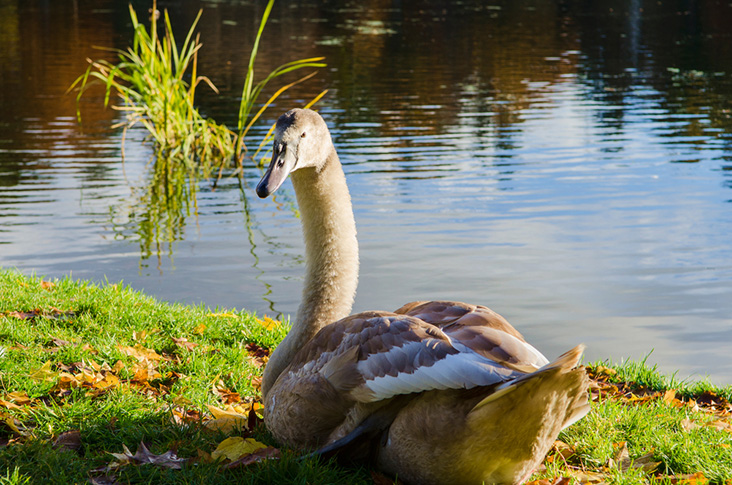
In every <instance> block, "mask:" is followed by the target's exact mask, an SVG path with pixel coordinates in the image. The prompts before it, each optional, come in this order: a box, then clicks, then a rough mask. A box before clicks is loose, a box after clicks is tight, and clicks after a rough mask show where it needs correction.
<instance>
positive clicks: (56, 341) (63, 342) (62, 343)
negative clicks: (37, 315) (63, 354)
mask: <svg viewBox="0 0 732 485" xmlns="http://www.w3.org/2000/svg"><path fill="white" fill-rule="evenodd" d="M51 344H52V345H55V346H56V347H66V346H69V345H71V342H69V341H68V340H63V339H60V338H58V337H54V338H53V339H51Z"/></svg>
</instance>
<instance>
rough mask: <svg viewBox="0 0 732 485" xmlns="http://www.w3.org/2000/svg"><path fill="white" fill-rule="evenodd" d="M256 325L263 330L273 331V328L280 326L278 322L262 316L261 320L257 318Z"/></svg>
mask: <svg viewBox="0 0 732 485" xmlns="http://www.w3.org/2000/svg"><path fill="white" fill-rule="evenodd" d="M256 320H257V323H259V324H260V325H261V326H262V327H264V329H265V330H274V329H275V328H277V327H279V326H280V323H281V322H279V321H277V320H272V319H271V318H269V317H268V316H267V315H265V316H263V317H262V318H261V319H260V318H257V319H256Z"/></svg>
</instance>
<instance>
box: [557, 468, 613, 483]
mask: <svg viewBox="0 0 732 485" xmlns="http://www.w3.org/2000/svg"><path fill="white" fill-rule="evenodd" d="M566 473H569V474H570V475H571V476H572V478H575V479H577V480H578V481H579V482H580V483H605V482H606V481H607V480H608V477H607V476H605V474H603V473H598V472H593V471H591V470H574V469H569V470H567V471H566Z"/></svg>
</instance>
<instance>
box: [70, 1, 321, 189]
mask: <svg viewBox="0 0 732 485" xmlns="http://www.w3.org/2000/svg"><path fill="white" fill-rule="evenodd" d="M273 5H274V0H270V1H269V2H268V4H267V7H266V8H265V11H264V14H263V16H262V21H261V23H260V26H259V30H258V32H257V36H256V39H255V42H254V45H253V48H252V51H251V55H250V59H249V67H248V70H247V76H246V78H245V80H244V87H243V89H242V97H241V101H240V107H239V116H238V125H237V129H236V131H232V130H231V129H229V128H228V127H227V126H226V125H224V124H219V123H217V122H216V121H214V120H213V119H210V118H206V117H204V116H202V115H201V114H200V112H199V111H198V109H197V108H196V106H195V95H196V90H197V88H198V87H199V86H200V85H201V84H205V85H207V86H208V87H210V88H211V89H212V90H213V91H214V92H216V93H218V90H217V88H216V86H214V84H213V83H212V82H211V80H210V79H209V78H208V77H206V76H202V75H199V73H198V69H197V66H198V52H199V50H200V48H201V46H202V44H201V41H200V34H195V28H196V25H197V24H198V21H199V19H200V18H201V14H202V11H199V12H198V15H197V16H196V19H195V20H194V22H193V24H192V25H191V27H190V29H189V30H188V33H187V35H186V37H185V40H184V41H183V43H182V44H181V45H180V47H179V46H178V44H177V43H176V38H175V35H174V33H173V29H172V26H171V23H170V17H169V15H168V12H167V10H166V11H165V12H164V13H163V16H164V20H163V25H164V30H165V31H164V34H163V35H162V37H161V36H160V35H159V33H158V28H157V22H156V20H157V19H156V17H157V16H158V15H159V12H158V10H157V8H156V7H157V6H156V4H155V3H153V8H152V12H153V18H152V21H151V23H150V29H149V30H148V28H146V27H145V25H144V24H142V23H141V22H140V21H139V20H138V17H137V13H136V12H135V10H134V8H132V6H131V5H130V18H131V20H132V25H133V27H134V39H133V44H132V46H131V47H129V48H128V49H127V50H120V49H110V50H112V51H113V52H115V53H116V54H117V55H118V58H119V62H117V63H116V64H115V63H111V62H109V61H106V60H97V61H92V60H91V59H88V61H89V67H88V68H87V70H86V71H85V72H84V73H83V74H82V75H80V76H79V77H78V78H77V79H76V80H75V81H74V83H73V84H72V86H71V88H70V90H71V89H73V88H76V87H78V95H77V116H78V117H79V119H80V112H79V110H78V102H79V100H80V99H81V96H82V95H83V94H84V92H85V91H86V90H87V88H88V87H89V86H90V85H91V81H94V80H96V81H101V82H102V83H103V84H104V85H105V87H106V92H105V98H104V103H105V106H106V105H108V104H109V99H110V96H111V93H112V90H113V89H114V91H116V93H117V94H118V95H119V97H120V98H121V100H122V102H121V104H120V105H119V106H113V108H114V109H117V110H120V111H123V112H124V113H125V121H123V122H122V123H120V124H119V125H117V126H118V127H119V126H123V127H124V132H123V133H124V134H126V132H127V130H128V129H129V128H131V127H133V126H135V125H137V124H141V125H143V126H144V127H145V128H146V129H147V130H148V132H149V133H150V135H151V137H152V139H153V142H154V145H155V155H156V157H157V158H158V159H159V158H164V159H166V161H167V162H168V163H174V164H175V165H179V166H180V167H181V169H182V168H185V171H186V172H187V175H189V176H190V175H202V176H203V177H209V176H211V175H212V173H213V172H214V171H215V170H218V171H219V173H220V171H221V170H222V169H223V168H225V167H226V166H227V165H229V164H230V163H231V162H232V161H236V162H237V163H238V165H239V166H241V165H242V163H243V159H244V155H245V154H246V153H247V147H246V144H245V142H244V140H245V137H246V135H247V133H248V131H249V129H250V128H251V127H252V125H253V124H254V123H255V122H256V121H257V119H259V118H260V116H261V115H262V113H263V112H264V111H265V110H266V109H267V107H268V106H269V105H270V104H271V103H272V102H273V101H274V100H275V99H276V98H277V97H278V96H279V95H280V94H282V93H283V92H284V91H286V90H287V89H289V88H290V87H292V86H293V85H295V84H297V83H299V82H302V81H304V80H306V79H308V78H310V77H312V76H313V75H314V74H315V73H311V74H309V75H307V76H305V77H303V78H301V79H299V80H297V81H295V82H292V83H289V84H287V85H285V86H283V87H281V88H279V89H278V90H277V91H276V92H275V94H274V95H272V96H271V97H270V98H269V99H268V100H267V102H265V103H264V104H263V105H262V106H261V107H260V109H259V110H258V111H257V112H256V113H255V114H254V115H252V111H253V109H254V107H255V106H256V103H257V99H258V98H259V95H260V94H261V92H262V90H263V89H264V87H265V86H266V85H267V84H268V83H269V82H270V81H272V80H273V79H274V78H276V77H279V76H281V75H283V74H286V73H288V72H291V71H295V70H298V69H302V68H308V67H315V68H319V67H324V66H325V64H324V63H323V62H321V61H322V60H323V59H324V58H322V57H315V58H308V59H300V60H296V61H292V62H288V63H286V64H283V65H282V66H280V67H278V68H277V69H275V70H273V71H272V72H271V73H269V74H268V75H267V76H265V78H264V79H263V80H261V81H260V82H258V83H256V84H255V83H254V61H255V59H256V56H257V50H258V48H259V41H260V38H261V36H262V32H263V31H264V27H265V25H266V22H267V20H268V18H269V15H270V12H271V10H272V6H273ZM187 79H190V81H188V80H187ZM323 94H325V92H323V93H321V94H320V95H319V96H317V97H316V99H315V100H313V101H312V102H311V103H310V104H312V103H314V102H315V101H317V100H318V99H320V97H321V96H322V95H323ZM122 145H123V150H124V135H123V142H122ZM261 146H262V145H260V147H261ZM123 156H124V153H123Z"/></svg>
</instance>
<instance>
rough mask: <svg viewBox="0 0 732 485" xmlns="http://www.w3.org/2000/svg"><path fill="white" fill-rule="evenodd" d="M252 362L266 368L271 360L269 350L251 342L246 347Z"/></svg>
mask: <svg viewBox="0 0 732 485" xmlns="http://www.w3.org/2000/svg"><path fill="white" fill-rule="evenodd" d="M246 349H247V352H248V353H249V357H250V360H251V361H252V362H253V363H254V364H255V365H256V366H258V367H264V365H265V364H266V363H267V361H268V360H269V350H268V349H265V348H264V347H260V346H259V345H257V344H255V343H253V342H250V343H248V344H247V345H246Z"/></svg>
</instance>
